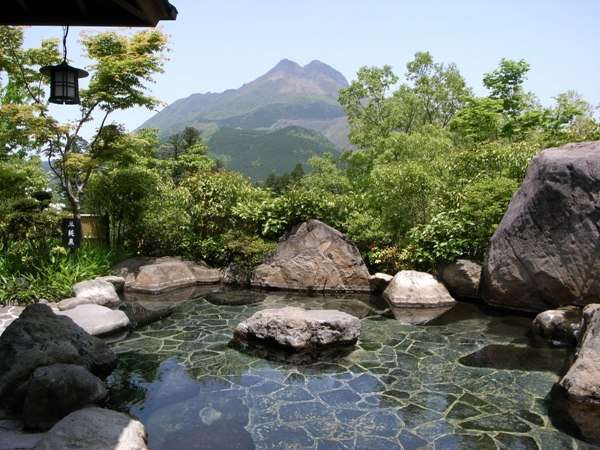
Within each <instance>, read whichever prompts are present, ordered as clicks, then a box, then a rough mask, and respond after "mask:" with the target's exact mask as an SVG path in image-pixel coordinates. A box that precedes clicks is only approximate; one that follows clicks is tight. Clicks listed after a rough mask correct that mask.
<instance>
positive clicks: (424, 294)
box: [383, 270, 456, 308]
mask: <svg viewBox="0 0 600 450" xmlns="http://www.w3.org/2000/svg"><path fill="white" fill-rule="evenodd" d="M383 298H385V299H386V300H387V301H388V303H389V304H390V306H391V307H392V308H442V307H447V306H454V305H455V304H456V300H454V299H453V298H452V296H451V295H450V293H449V292H448V290H447V289H446V288H445V287H444V285H443V284H442V283H440V282H439V281H438V280H437V279H436V278H435V277H434V276H433V275H431V274H429V273H426V272H417V271H415V270H401V271H400V272H398V273H397V274H396V275H395V276H394V278H393V279H392V281H390V284H389V285H388V287H387V288H386V289H385V291H383Z"/></svg>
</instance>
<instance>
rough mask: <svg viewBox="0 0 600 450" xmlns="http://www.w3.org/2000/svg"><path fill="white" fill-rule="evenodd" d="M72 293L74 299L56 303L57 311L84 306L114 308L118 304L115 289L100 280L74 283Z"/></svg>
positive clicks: (118, 300)
mask: <svg viewBox="0 0 600 450" xmlns="http://www.w3.org/2000/svg"><path fill="white" fill-rule="evenodd" d="M73 291H74V292H75V297H72V298H67V299H64V300H61V301H60V302H58V309H60V310H61V311H64V310H67V309H71V308H75V307H76V306H79V305H85V304H94V305H105V306H116V305H118V304H119V302H120V299H119V295H118V294H117V291H116V290H115V287H114V286H113V285H112V284H111V283H109V282H108V281H104V280H100V279H95V280H88V281H82V282H80V283H76V284H74V285H73Z"/></svg>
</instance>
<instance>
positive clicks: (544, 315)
mask: <svg viewBox="0 0 600 450" xmlns="http://www.w3.org/2000/svg"><path fill="white" fill-rule="evenodd" d="M581 320H582V310H581V308H579V307H577V306H564V307H562V308H558V309H549V310H548V311H544V312H541V313H539V314H538V315H537V316H536V318H535V319H534V320H533V324H532V328H533V332H534V333H535V334H536V335H537V336H540V337H541V338H542V339H544V340H545V341H547V342H548V343H550V344H551V345H554V346H557V347H561V346H573V347H574V346H575V345H577V336H578V334H579V329H580V327H581Z"/></svg>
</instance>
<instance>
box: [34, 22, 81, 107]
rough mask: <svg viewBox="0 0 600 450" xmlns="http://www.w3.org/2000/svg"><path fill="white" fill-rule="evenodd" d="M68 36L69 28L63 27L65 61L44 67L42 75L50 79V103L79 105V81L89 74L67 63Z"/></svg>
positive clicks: (41, 70)
mask: <svg viewBox="0 0 600 450" xmlns="http://www.w3.org/2000/svg"><path fill="white" fill-rule="evenodd" d="M68 34H69V27H68V26H67V27H63V61H62V62H61V63H60V64H56V65H52V66H44V67H42V68H41V69H40V73H41V74H43V75H47V76H49V77H50V98H49V99H48V101H49V102H50V103H57V104H59V105H78V104H79V103H80V100H79V79H80V78H85V77H87V76H88V75H89V73H88V72H87V71H85V70H83V69H78V68H77V67H73V66H70V65H69V64H68V63H67V35H68Z"/></svg>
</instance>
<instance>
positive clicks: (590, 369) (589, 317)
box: [551, 304, 600, 445]
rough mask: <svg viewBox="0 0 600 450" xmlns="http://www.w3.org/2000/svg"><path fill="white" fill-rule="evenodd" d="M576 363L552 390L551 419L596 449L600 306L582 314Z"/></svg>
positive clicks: (598, 433)
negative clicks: (573, 431) (557, 420)
mask: <svg viewBox="0 0 600 450" xmlns="http://www.w3.org/2000/svg"><path fill="white" fill-rule="evenodd" d="M580 333H581V334H580V339H579V347H578V350H577V359H576V360H575V362H574V363H573V365H572V366H571V368H570V369H569V370H568V372H567V373H566V374H565V376H564V377H563V378H562V380H560V382H559V383H558V384H557V385H555V386H554V388H553V389H552V396H551V397H552V405H551V409H552V412H553V415H554V416H555V417H556V418H559V420H560V421H561V422H562V423H563V424H567V426H568V428H570V429H574V430H577V431H578V432H579V434H580V435H581V437H583V438H584V439H586V440H587V441H590V442H592V443H594V444H598V445H600V428H599V427H598V424H599V423H600V304H591V305H588V306H586V307H585V308H584V310H583V324H582V327H581V331H580Z"/></svg>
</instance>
